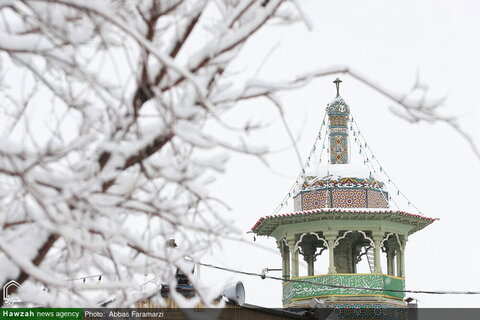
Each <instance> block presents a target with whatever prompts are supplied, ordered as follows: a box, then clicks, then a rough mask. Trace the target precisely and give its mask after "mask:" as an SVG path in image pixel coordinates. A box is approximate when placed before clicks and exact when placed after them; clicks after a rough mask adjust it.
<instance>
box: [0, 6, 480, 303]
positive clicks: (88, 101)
mask: <svg viewBox="0 0 480 320" xmlns="http://www.w3.org/2000/svg"><path fill="white" fill-rule="evenodd" d="M302 19H305V18H304V14H303V13H302V12H301V11H300V10H299V7H298V6H297V4H295V3H294V2H291V1H282V0H263V1H255V0H244V1H235V0H216V1H208V0H161V1H160V0H143V1H130V0H121V1H113V0H103V1H77V0H23V1H20V0H18V1H14V0H10V1H3V2H2V3H0V97H1V98H0V110H1V112H2V117H1V119H2V128H3V132H2V134H1V136H0V176H1V181H2V183H1V189H0V190H1V192H0V197H1V208H2V210H1V212H0V266H1V269H0V285H2V284H4V283H7V282H8V281H9V280H16V281H17V282H19V283H20V284H22V285H23V288H22V290H23V291H22V294H23V299H22V300H23V301H24V303H26V304H32V305H42V306H78V305H87V306H96V305H100V304H101V303H103V302H105V301H107V300H108V301H110V300H111V299H110V298H111V297H112V296H114V297H115V299H114V300H111V301H110V302H109V304H108V305H109V306H114V307H115V306H129V305H131V304H132V303H133V302H135V301H138V300H139V299H141V298H142V297H143V294H144V293H142V290H141V284H142V283H141V281H139V280H138V279H140V278H141V279H143V276H144V275H145V274H152V275H154V277H155V279H156V283H158V284H161V283H170V284H171V285H174V282H172V281H174V280H172V279H175V277H174V273H175V268H180V269H181V270H184V271H185V273H187V274H188V270H187V269H188V267H187V266H186V265H185V262H184V259H183V258H184V256H187V255H188V256H190V257H192V258H193V259H194V260H195V259H200V258H201V257H202V255H203V254H205V252H207V251H208V249H209V248H211V246H212V245H213V244H214V243H216V241H218V240H219V239H221V238H222V237H224V236H228V235H230V234H232V232H235V230H234V228H233V227H232V224H231V223H230V221H229V220H228V219H225V218H224V215H223V212H224V211H225V210H227V205H226V204H224V203H223V202H222V199H216V198H215V197H213V196H212V195H210V194H209V191H208V184H209V183H210V182H211V181H213V180H214V179H215V178H216V177H217V176H218V175H219V174H222V172H223V171H224V165H225V162H226V161H227V159H228V155H229V153H230V152H241V153H245V154H251V155H253V156H256V157H260V158H262V157H263V156H264V155H265V154H266V153H267V152H268V150H267V149H266V148H265V147H264V146H258V145H254V144H253V143H252V142H251V141H249V140H248V135H247V133H248V131H249V130H251V127H250V126H249V125H248V122H247V119H245V126H241V127H235V126H233V125H231V124H229V123H227V122H226V121H225V120H224V119H223V117H222V115H223V113H224V112H225V111H226V110H229V109H231V108H234V107H235V106H236V105H237V104H238V103H240V102H241V101H242V100H246V99H255V98H262V97H264V98H268V101H270V102H271V103H273V104H274V106H275V108H279V109H282V108H283V106H282V105H281V104H280V103H279V102H277V99H276V98H273V96H274V94H275V93H276V92H278V91H282V90H285V89H295V88H298V87H300V86H302V85H304V84H305V83H306V82H308V81H309V80H311V79H313V78H317V77H322V76H325V75H332V74H337V73H348V74H350V75H351V76H353V77H354V78H356V79H357V80H359V81H361V82H364V83H365V84H367V85H368V86H369V87H371V88H372V89H374V90H377V91H379V92H380V93H381V94H383V95H385V96H387V97H389V98H390V99H392V100H393V101H395V102H396V103H397V105H398V106H399V107H400V109H401V110H402V116H403V117H406V118H407V119H410V120H411V121H424V120H426V121H438V120H440V121H446V122H448V123H449V124H451V125H452V126H454V127H456V128H457V126H456V123H455V121H454V119H450V118H445V117H441V116H440V115H439V114H438V113H437V111H436V110H437V106H438V105H440V104H441V101H437V102H434V103H433V104H429V102H428V101H427V100H421V101H409V100H408V99H407V98H408V95H406V96H398V95H394V94H392V93H390V91H389V90H387V89H385V88H382V87H381V86H379V85H376V84H375V83H374V82H372V81H370V80H368V78H367V77H364V76H361V75H359V74H358V73H357V72H354V71H352V70H350V69H348V68H345V67H338V68H337V67H335V68H330V67H328V66H327V67H326V68H325V69H323V70H320V71H318V72H313V73H310V74H307V75H303V76H299V77H298V78H297V79H295V80H293V81H291V82H285V83H274V82H267V81H260V80H258V79H251V80H250V81H246V82H245V83H243V84H242V85H241V86H240V89H238V86H236V87H235V88H234V87H232V86H231V82H232V77H235V75H232V74H230V73H228V72H226V71H227V70H228V67H229V65H230V64H231V63H232V61H235V59H236V57H237V56H238V55H239V54H240V53H241V50H242V48H243V46H244V44H245V42H246V41H248V39H249V38H251V37H253V36H255V34H256V33H257V32H258V31H259V30H261V29H262V28H264V27H265V26H266V25H268V24H269V22H270V21H275V20H282V22H288V23H293V22H295V21H297V20H302ZM306 22H307V24H309V22H308V21H306ZM199 39H200V40H199ZM192 44H193V45H192ZM319 67H322V66H321V65H320V66H319ZM280 111H281V110H280ZM280 114H281V115H283V113H282V112H280ZM210 122H214V123H217V124H219V127H220V128H222V130H224V131H225V132H226V133H225V135H223V134H218V135H212V134H210V133H209V132H208V131H207V130H205V129H204V128H205V126H206V125H207V124H208V123H210ZM287 129H288V128H287ZM288 130H289V129H288ZM290 136H292V137H293V135H292V133H291V132H290ZM227 137H228V138H227ZM231 137H234V138H231ZM472 146H473V147H474V144H472ZM474 150H475V151H476V152H477V155H478V149H476V148H474ZM171 238H176V239H177V241H178V242H179V243H181V244H182V245H181V246H180V247H179V248H177V249H172V248H170V247H168V246H166V245H165V243H166V241H167V240H168V239H171ZM90 274H102V275H103V280H102V282H100V283H95V284H94V285H88V284H83V283H81V282H78V281H72V279H77V278H81V277H82V276H85V275H90ZM192 281H193V282H194V284H195V285H196V286H197V289H198V290H197V292H198V299H199V300H201V301H202V302H204V303H205V304H207V305H208V304H209V303H210V302H211V300H212V298H215V296H214V294H211V293H209V292H208V290H205V288H204V287H203V285H202V284H200V283H196V281H197V280H196V279H192ZM43 287H46V288H48V290H47V291H42V290H41V289H42V288H43ZM36 290H37V291H38V292H41V294H38V295H37V294H34V292H37V291H36ZM145 294H148V295H150V294H151V292H148V293H145ZM109 299H110V300H109Z"/></svg>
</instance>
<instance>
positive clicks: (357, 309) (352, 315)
mask: <svg viewBox="0 0 480 320" xmlns="http://www.w3.org/2000/svg"><path fill="white" fill-rule="evenodd" d="M332 307H333V308H335V314H336V315H337V317H338V318H339V319H342V320H343V319H365V320H366V319H382V320H404V319H405V320H407V319H409V317H408V315H409V313H411V310H410V309H409V308H398V307H394V306H391V305H384V304H371V303H350V304H335V305H333V306H332Z"/></svg>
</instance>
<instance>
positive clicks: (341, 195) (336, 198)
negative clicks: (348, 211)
mask: <svg viewBox="0 0 480 320" xmlns="http://www.w3.org/2000/svg"><path fill="white" fill-rule="evenodd" d="M332 198H333V207H334V208H366V207H367V199H366V197H365V190H364V189H333V190H332Z"/></svg>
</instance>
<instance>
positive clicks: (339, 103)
mask: <svg viewBox="0 0 480 320" xmlns="http://www.w3.org/2000/svg"><path fill="white" fill-rule="evenodd" d="M327 112H328V114H332V113H335V114H345V115H348V114H349V113H350V107H349V106H348V104H347V103H346V102H345V100H343V98H342V97H340V96H337V97H335V99H333V100H332V101H330V103H329V104H328V105H327Z"/></svg>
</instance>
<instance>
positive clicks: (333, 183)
mask: <svg viewBox="0 0 480 320" xmlns="http://www.w3.org/2000/svg"><path fill="white" fill-rule="evenodd" d="M327 186H329V187H371V188H375V189H381V188H383V186H384V184H383V183H382V182H380V181H377V180H375V179H373V178H368V179H360V178H352V177H345V178H340V179H338V180H335V179H330V178H326V177H325V178H321V179H320V178H317V177H314V176H308V177H306V178H305V181H304V183H303V186H302V189H303V190H305V189H310V188H322V187H327Z"/></svg>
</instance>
